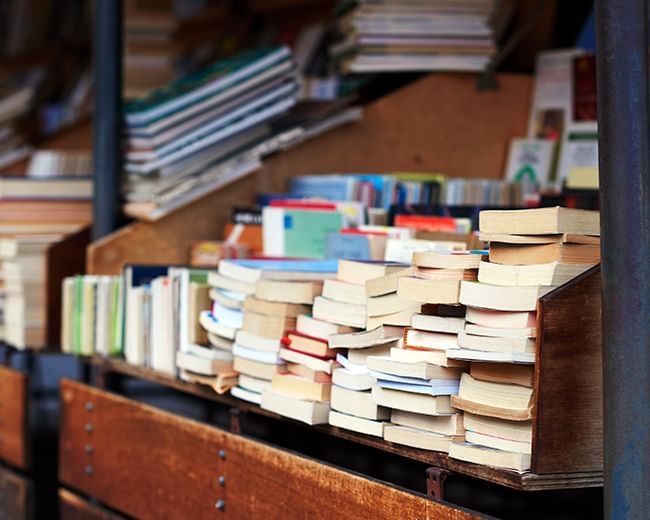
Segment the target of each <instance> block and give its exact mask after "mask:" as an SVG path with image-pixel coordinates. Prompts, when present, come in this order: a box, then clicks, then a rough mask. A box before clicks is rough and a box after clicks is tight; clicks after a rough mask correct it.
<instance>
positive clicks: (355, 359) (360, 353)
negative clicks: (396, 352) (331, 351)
mask: <svg viewBox="0 0 650 520" xmlns="http://www.w3.org/2000/svg"><path fill="white" fill-rule="evenodd" d="M397 344H398V343H397V342H395V343H386V344H384V345H378V346H376V347H366V348H355V349H351V350H348V358H347V359H348V361H349V362H350V363H353V364H355V365H361V366H366V365H367V363H368V358H369V357H370V356H382V357H388V356H389V355H390V351H391V349H392V348H393V347H394V346H395V345H397Z"/></svg>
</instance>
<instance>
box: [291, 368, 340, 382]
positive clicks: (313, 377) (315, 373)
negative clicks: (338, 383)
mask: <svg viewBox="0 0 650 520" xmlns="http://www.w3.org/2000/svg"><path fill="white" fill-rule="evenodd" d="M287 372H289V373H290V374H293V375H295V376H299V377H302V378H303V379H306V380H307V381H311V382H313V383H331V382H332V376H331V374H328V373H326V372H322V371H321V370H312V369H311V368H308V367H306V366H305V365H301V364H300V363H287Z"/></svg>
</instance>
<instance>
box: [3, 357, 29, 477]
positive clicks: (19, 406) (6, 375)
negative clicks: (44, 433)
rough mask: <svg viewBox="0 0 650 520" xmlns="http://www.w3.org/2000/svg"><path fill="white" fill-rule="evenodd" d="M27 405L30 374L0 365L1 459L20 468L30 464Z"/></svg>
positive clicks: (26, 467)
mask: <svg viewBox="0 0 650 520" xmlns="http://www.w3.org/2000/svg"><path fill="white" fill-rule="evenodd" d="M28 406H29V378H28V376H27V375H26V374H24V373H22V372H18V371H17V370H13V369H11V368H8V367H5V366H0V458H2V460H4V461H6V462H8V463H9V464H11V465H12V466H15V467H17V468H20V469H28V468H29V465H30V449H29V446H30V444H29V441H30V438H29V422H28V419H29V412H28Z"/></svg>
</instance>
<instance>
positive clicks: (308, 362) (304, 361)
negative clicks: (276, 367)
mask: <svg viewBox="0 0 650 520" xmlns="http://www.w3.org/2000/svg"><path fill="white" fill-rule="evenodd" d="M280 357H281V358H282V359H284V360H285V361H287V362H289V363H298V364H301V365H305V366H306V367H307V368H310V369H311V370H316V371H319V372H325V373H326V374H331V373H332V369H333V368H336V367H337V366H338V363H337V362H336V361H334V360H331V359H320V358H317V357H314V356H310V355H309V354H303V353H302V352H298V351H296V350H292V349H290V348H282V349H280Z"/></svg>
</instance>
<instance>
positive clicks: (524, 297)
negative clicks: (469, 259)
mask: <svg viewBox="0 0 650 520" xmlns="http://www.w3.org/2000/svg"><path fill="white" fill-rule="evenodd" d="M552 289H553V288H552V287H548V286H528V287H506V286H499V285H489V284H485V283H480V282H461V285H460V295H459V298H458V300H459V302H460V303H462V304H463V305H467V306H468V307H481V308H484V309H492V310H496V311H518V312H523V311H535V310H537V300H538V299H539V298H540V297H541V296H543V295H545V294H546V293H548V292H550V291H551V290H552Z"/></svg>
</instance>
